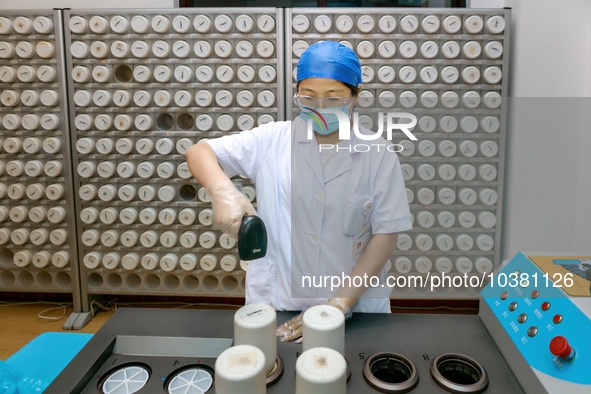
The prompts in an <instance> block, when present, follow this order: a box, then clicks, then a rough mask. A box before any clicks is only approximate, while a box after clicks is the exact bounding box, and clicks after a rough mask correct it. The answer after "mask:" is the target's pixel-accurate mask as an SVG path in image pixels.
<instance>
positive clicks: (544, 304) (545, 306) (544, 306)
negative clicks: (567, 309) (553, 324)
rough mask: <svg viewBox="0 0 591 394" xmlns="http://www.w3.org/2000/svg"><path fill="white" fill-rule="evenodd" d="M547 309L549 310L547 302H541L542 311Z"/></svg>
mask: <svg viewBox="0 0 591 394" xmlns="http://www.w3.org/2000/svg"><path fill="white" fill-rule="evenodd" d="M548 309H550V303H549V302H548V301H544V302H542V310H543V311H547V310H548Z"/></svg>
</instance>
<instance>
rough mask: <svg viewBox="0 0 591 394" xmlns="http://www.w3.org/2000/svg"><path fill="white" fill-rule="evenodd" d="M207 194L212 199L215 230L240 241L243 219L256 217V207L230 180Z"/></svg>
mask: <svg viewBox="0 0 591 394" xmlns="http://www.w3.org/2000/svg"><path fill="white" fill-rule="evenodd" d="M207 192H208V193H209V195H210V197H211V204H212V209H213V224H214V226H215V228H217V229H218V230H220V231H222V232H223V233H225V234H228V235H229V236H231V237H233V238H234V239H238V230H239V229H240V224H241V223H242V218H243V217H244V215H256V212H255V210H254V207H253V206H252V204H251V203H250V201H248V199H247V198H246V196H245V195H244V194H242V192H241V191H239V190H238V189H236V186H235V185H234V184H233V183H232V182H231V181H229V180H228V181H222V182H218V183H216V184H214V185H213V187H210V188H208V189H207Z"/></svg>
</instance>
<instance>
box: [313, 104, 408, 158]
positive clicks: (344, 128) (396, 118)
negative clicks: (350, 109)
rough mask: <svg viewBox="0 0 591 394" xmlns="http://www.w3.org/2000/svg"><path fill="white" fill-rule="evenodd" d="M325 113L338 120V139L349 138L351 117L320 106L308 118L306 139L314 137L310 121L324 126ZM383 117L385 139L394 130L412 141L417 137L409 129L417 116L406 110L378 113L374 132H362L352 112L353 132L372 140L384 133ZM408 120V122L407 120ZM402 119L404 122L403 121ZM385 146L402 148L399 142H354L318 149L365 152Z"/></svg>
mask: <svg viewBox="0 0 591 394" xmlns="http://www.w3.org/2000/svg"><path fill="white" fill-rule="evenodd" d="M325 114H332V115H335V116H336V117H337V119H338V122H339V140H341V141H342V140H350V139H351V119H349V117H348V116H347V114H346V113H344V112H343V111H341V110H340V109H336V108H322V109H317V110H315V111H313V113H311V114H310V115H311V118H312V119H308V124H307V132H308V134H307V137H308V140H312V138H313V137H314V131H313V128H312V121H314V122H316V123H318V124H319V125H325V127H326V124H327V122H326V119H325V117H324V116H323V115H325ZM384 118H386V121H385V123H386V137H385V138H386V139H387V140H388V141H392V134H393V132H394V131H395V130H400V131H402V132H403V133H404V134H405V135H406V136H407V137H408V139H410V140H412V141H416V140H417V137H415V136H414V135H413V134H412V132H411V131H410V129H411V128H413V127H414V126H416V124H417V117H416V116H414V115H413V114H409V113H407V112H387V113H386V114H384V113H383V112H379V113H378V130H377V131H376V132H375V133H374V134H371V133H369V134H362V133H361V131H360V130H359V114H358V113H357V112H354V113H353V133H355V135H356V136H357V138H359V139H360V140H362V141H374V140H377V139H378V138H380V137H381V136H382V135H383V133H384ZM408 120H410V122H409V121H408ZM403 121H404V122H403ZM383 147H384V148H385V149H386V150H388V151H389V152H401V151H402V150H403V146H402V145H400V144H356V145H349V146H348V147H343V146H338V145H333V144H320V146H319V148H320V151H322V150H330V149H335V148H336V149H337V151H338V150H348V151H354V152H367V151H369V150H370V149H372V148H376V149H378V150H380V148H383Z"/></svg>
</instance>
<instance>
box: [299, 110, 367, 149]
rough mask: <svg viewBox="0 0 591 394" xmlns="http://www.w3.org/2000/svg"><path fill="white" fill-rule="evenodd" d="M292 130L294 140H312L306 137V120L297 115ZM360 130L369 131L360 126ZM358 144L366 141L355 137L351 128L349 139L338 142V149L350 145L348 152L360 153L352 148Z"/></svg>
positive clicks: (346, 147) (306, 141)
mask: <svg viewBox="0 0 591 394" xmlns="http://www.w3.org/2000/svg"><path fill="white" fill-rule="evenodd" d="M292 130H293V132H294V133H295V134H296V135H295V139H294V140H295V142H297V143H307V144H309V143H311V142H312V140H309V139H308V135H307V134H308V131H307V130H306V122H305V121H304V120H303V119H302V118H300V117H299V116H297V117H296V118H295V119H294V120H293V129H292ZM361 132H362V133H363V134H367V133H368V132H369V133H371V132H370V131H368V130H366V129H363V128H361ZM358 144H366V142H364V141H362V140H360V139H359V137H357V135H356V134H355V133H354V132H353V130H351V139H350V140H349V141H340V142H339V146H340V147H341V148H340V151H346V150H349V149H348V146H349V145H350V146H351V147H352V148H351V149H350V154H351V155H353V154H356V153H362V152H360V151H356V150H355V149H353V147H354V146H355V145H358Z"/></svg>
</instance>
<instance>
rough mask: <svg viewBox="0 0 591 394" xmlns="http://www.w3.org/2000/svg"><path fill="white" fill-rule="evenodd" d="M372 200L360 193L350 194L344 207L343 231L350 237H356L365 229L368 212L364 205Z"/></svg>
mask: <svg viewBox="0 0 591 394" xmlns="http://www.w3.org/2000/svg"><path fill="white" fill-rule="evenodd" d="M368 201H371V200H370V198H369V197H363V196H360V195H358V194H353V193H351V194H349V196H348V197H347V201H346V202H345V207H344V209H343V233H345V235H347V236H348V237H355V236H357V235H359V233H361V231H362V230H363V225H364V224H365V219H366V216H367V215H366V212H365V210H364V205H365V204H366V203H367V202H368Z"/></svg>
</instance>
